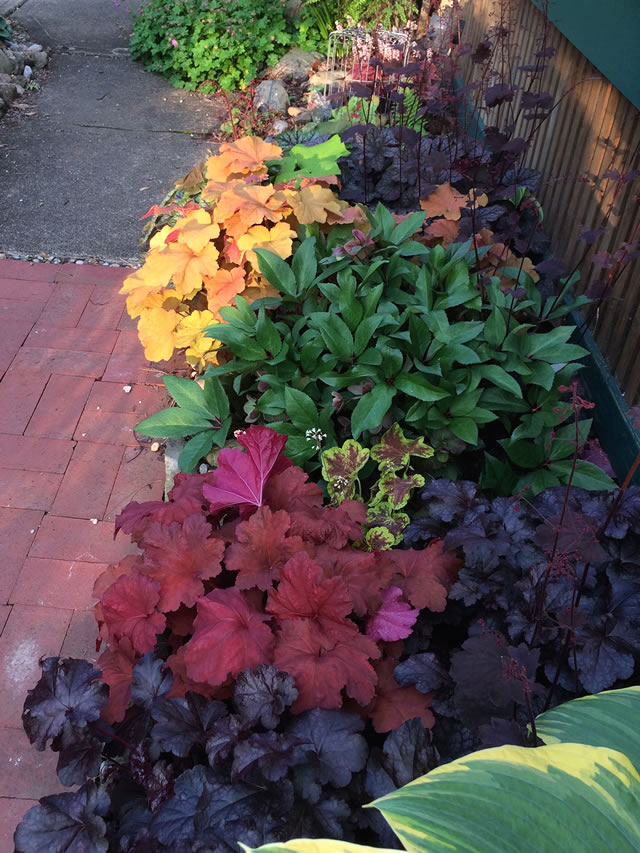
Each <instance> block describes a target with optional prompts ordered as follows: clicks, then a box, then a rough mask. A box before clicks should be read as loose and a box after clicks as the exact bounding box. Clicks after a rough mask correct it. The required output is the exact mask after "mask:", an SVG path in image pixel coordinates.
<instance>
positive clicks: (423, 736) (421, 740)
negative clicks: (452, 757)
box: [382, 717, 438, 788]
mask: <svg viewBox="0 0 640 853" xmlns="http://www.w3.org/2000/svg"><path fill="white" fill-rule="evenodd" d="M382 752H383V758H382V763H383V765H384V767H385V769H386V771H387V772H388V774H389V776H390V777H391V779H393V782H394V785H395V787H397V788H401V787H402V786H403V785H408V784H409V782H412V781H413V780H414V779H417V778H418V776H422V775H423V774H425V773H427V772H428V771H429V770H431V769H432V768H433V767H435V766H436V765H437V764H438V751H437V750H436V749H434V747H433V746H432V744H431V733H430V732H429V731H428V730H427V729H425V727H424V726H423V725H422V721H421V720H420V719H419V718H418V717H414V719H412V720H407V722H406V723H403V724H402V725H401V726H400V728H397V729H395V731H393V732H391V733H390V734H389V735H388V736H387V738H386V740H385V742H384V746H383V747H382Z"/></svg>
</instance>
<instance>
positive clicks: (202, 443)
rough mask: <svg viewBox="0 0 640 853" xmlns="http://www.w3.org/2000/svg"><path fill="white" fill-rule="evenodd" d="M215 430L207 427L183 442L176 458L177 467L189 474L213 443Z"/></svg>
mask: <svg viewBox="0 0 640 853" xmlns="http://www.w3.org/2000/svg"><path fill="white" fill-rule="evenodd" d="M216 432H217V430H213V429H208V430H205V431H204V432H200V433H198V435H194V436H193V438H190V439H189V441H188V442H187V443H186V444H185V446H184V447H183V449H182V453H181V454H180V456H179V458H178V467H179V468H180V470H181V471H183V472H184V473H185V474H190V473H191V472H192V471H193V470H194V469H195V468H196V467H197V466H198V465H199V464H200V462H202V460H203V459H204V457H205V456H206V455H207V453H208V452H209V451H210V450H211V448H212V447H213V444H214V436H215V433H216Z"/></svg>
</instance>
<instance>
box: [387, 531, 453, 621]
mask: <svg viewBox="0 0 640 853" xmlns="http://www.w3.org/2000/svg"><path fill="white" fill-rule="evenodd" d="M382 559H383V561H387V562H388V565H389V567H390V568H391V570H392V571H393V572H394V578H393V583H394V585H396V586H399V587H400V588H401V589H402V590H403V591H404V594H405V595H406V597H407V598H408V599H409V601H410V602H411V604H413V606H414V607H417V608H418V609H419V610H423V609H424V608H427V609H428V610H433V611H434V612H436V613H441V612H442V611H443V610H444V608H445V606H446V603H447V595H448V593H449V590H450V589H451V586H452V584H453V582H454V581H455V579H456V578H457V576H458V571H459V569H460V566H461V562H460V560H459V559H458V558H457V557H456V555H455V552H454V551H444V550H443V548H442V540H440V539H437V540H435V541H433V542H430V543H429V545H428V546H427V547H426V548H425V549H424V550H423V551H415V550H413V549H408V550H406V551H393V552H392V553H389V552H385V553H384V554H383V555H382Z"/></svg>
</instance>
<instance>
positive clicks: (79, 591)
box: [9, 557, 107, 610]
mask: <svg viewBox="0 0 640 853" xmlns="http://www.w3.org/2000/svg"><path fill="white" fill-rule="evenodd" d="M106 568H107V565H106V563H78V562H74V561H73V560H49V559H39V558H38V557H27V559H26V560H25V562H24V566H23V567H22V571H21V572H20V574H19V575H18V580H17V581H16V583H15V586H14V587H13V590H12V592H11V596H10V599H9V600H10V602H11V603H12V604H32V605H39V606H41V607H60V608H63V609H74V610H86V609H87V608H90V607H92V606H93V597H92V594H91V593H92V590H93V584H94V583H95V580H96V578H97V577H98V575H100V574H102V572H103V571H104V570H105V569H106Z"/></svg>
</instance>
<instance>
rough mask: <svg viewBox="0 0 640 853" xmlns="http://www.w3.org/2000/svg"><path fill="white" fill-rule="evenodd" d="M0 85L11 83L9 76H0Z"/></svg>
mask: <svg viewBox="0 0 640 853" xmlns="http://www.w3.org/2000/svg"><path fill="white" fill-rule="evenodd" d="M0 83H11V74H0Z"/></svg>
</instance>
